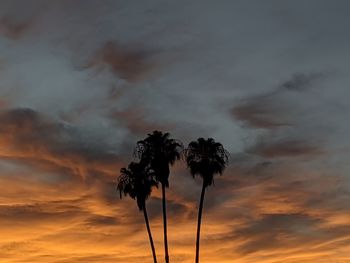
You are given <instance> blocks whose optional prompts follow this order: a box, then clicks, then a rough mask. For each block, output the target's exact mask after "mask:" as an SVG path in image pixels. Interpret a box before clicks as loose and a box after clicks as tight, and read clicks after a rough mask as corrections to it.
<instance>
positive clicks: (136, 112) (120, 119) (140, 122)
mask: <svg viewBox="0 0 350 263" xmlns="http://www.w3.org/2000/svg"><path fill="white" fill-rule="evenodd" d="M148 115H149V114H147V113H146V112H145V110H143V109H141V108H140V107H134V108H129V109H126V110H122V111H113V112H112V113H111V115H110V116H111V118H112V120H113V121H114V122H115V123H116V124H117V125H118V124H119V127H120V124H121V126H122V127H126V128H127V129H128V130H129V131H130V132H131V133H132V134H137V135H145V134H148V133H151V132H152V131H154V130H169V129H171V127H169V125H166V124H164V123H162V124H159V123H157V122H155V121H151V120H147V117H148ZM149 119H151V118H149Z"/></svg>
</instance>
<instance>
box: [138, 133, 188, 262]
mask: <svg viewBox="0 0 350 263" xmlns="http://www.w3.org/2000/svg"><path fill="white" fill-rule="evenodd" d="M182 149H183V146H182V143H181V142H180V141H177V140H174V139H171V138H170V134H169V133H167V132H166V133H162V132H160V131H153V133H151V134H148V137H147V138H146V139H144V140H141V141H138V142H137V146H136V149H135V154H136V155H137V156H138V157H139V158H140V160H141V161H140V162H141V163H145V164H147V165H149V166H150V168H151V169H152V170H153V171H154V174H155V178H156V180H157V182H160V183H161V185H162V207H163V229H164V251H165V262H166V263H169V252H168V237H167V217H166V197H165V188H167V187H169V174H170V167H169V166H170V165H173V164H174V163H175V161H176V160H179V159H180V157H181V151H182Z"/></svg>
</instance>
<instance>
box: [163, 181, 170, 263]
mask: <svg viewBox="0 0 350 263" xmlns="http://www.w3.org/2000/svg"><path fill="white" fill-rule="evenodd" d="M162 205H163V228H164V250H165V251H164V252H165V262H166V263H169V252H168V234H167V220H166V203H165V185H164V184H162Z"/></svg>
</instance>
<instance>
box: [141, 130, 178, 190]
mask: <svg viewBox="0 0 350 263" xmlns="http://www.w3.org/2000/svg"><path fill="white" fill-rule="evenodd" d="M169 136H170V134H169V133H167V132H166V133H162V132H160V131H154V132H153V133H151V134H148V137H147V138H146V139H144V140H141V141H138V142H137V146H136V150H135V154H136V155H137V156H138V157H139V158H140V160H141V162H142V163H146V164H148V165H150V167H151V168H152V170H154V172H155V176H156V179H157V181H159V182H161V183H162V184H164V185H165V186H166V187H168V186H169V181H168V178H169V173H170V170H169V165H173V164H174V162H175V161H176V160H179V159H180V156H181V154H180V153H181V151H182V149H183V146H182V143H181V142H180V141H177V140H175V139H170V138H169Z"/></svg>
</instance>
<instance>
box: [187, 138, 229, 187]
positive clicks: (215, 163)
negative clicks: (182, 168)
mask: <svg viewBox="0 0 350 263" xmlns="http://www.w3.org/2000/svg"><path fill="white" fill-rule="evenodd" d="M183 155H184V157H185V161H186V163H187V166H188V167H189V168H190V172H191V174H192V176H193V177H194V176H196V175H199V176H201V177H202V178H203V182H204V186H205V187H207V186H209V185H211V184H212V183H213V181H214V174H220V175H221V174H222V173H223V171H224V169H225V167H226V166H227V163H228V157H229V154H228V152H227V151H226V150H225V149H224V147H223V146H222V144H221V143H218V142H215V140H214V139H212V138H209V139H207V140H205V139H204V138H199V139H198V140H197V141H193V142H191V143H190V144H189V145H188V148H187V149H186V150H184V152H183Z"/></svg>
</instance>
